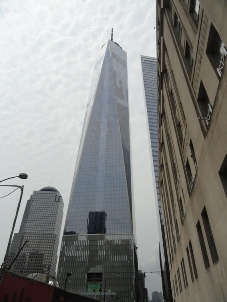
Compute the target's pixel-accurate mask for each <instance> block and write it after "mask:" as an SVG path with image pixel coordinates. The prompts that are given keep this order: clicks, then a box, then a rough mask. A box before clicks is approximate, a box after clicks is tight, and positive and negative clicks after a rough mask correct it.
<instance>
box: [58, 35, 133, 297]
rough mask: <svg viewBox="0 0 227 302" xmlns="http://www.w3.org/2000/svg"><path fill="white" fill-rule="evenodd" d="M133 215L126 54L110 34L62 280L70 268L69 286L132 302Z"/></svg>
mask: <svg viewBox="0 0 227 302" xmlns="http://www.w3.org/2000/svg"><path fill="white" fill-rule="evenodd" d="M132 216H133V213H132V196H131V165H130V140H129V109H128V83H127V56H126V52H125V51H124V50H123V49H122V48H121V47H120V46H119V45H118V44H117V43H116V42H113V41H112V40H111V41H108V43H107V44H106V45H104V46H103V47H102V49H101V52H100V54H99V56H98V59H97V63H96V65H95V69H94V75H93V80H92V84H91V89H90V96H89V100H88V104H87V108H86V116H85V120H84V127H83V132H82V137H81V142H80V149H79V153H78V158H77V164H76V168H75V174H74V179H73V183H72V189H71V196H70V202H69V207H68V213H67V217H66V223H65V231H64V236H63V240H62V246H61V252H60V259H59V266H58V281H59V284H60V286H62V287H63V286H64V282H65V278H66V275H67V273H68V272H71V273H72V275H71V277H70V282H69V283H68V284H67V290H69V291H72V292H80V293H83V294H89V295H95V296H96V295H97V297H98V296H99V295H100V297H101V296H104V295H109V296H113V298H112V299H115V298H117V297H118V298H119V299H125V301H130V302H131V301H132V299H134V287H135V266H134V261H135V252H134V236H133V218H132ZM103 298H104V297H103Z"/></svg>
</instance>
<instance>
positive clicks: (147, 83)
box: [141, 56, 172, 300]
mask: <svg viewBox="0 0 227 302" xmlns="http://www.w3.org/2000/svg"><path fill="white" fill-rule="evenodd" d="M141 65H142V74H143V86H144V98H145V103H146V108H147V117H148V129H149V134H150V143H151V154H152V161H153V168H154V177H155V186H156V209H157V216H158V229H159V239H160V266H161V271H162V285H163V293H164V298H165V299H166V300H171V299H172V293H171V285H170V278H169V264H168V256H167V251H166V236H165V228H164V220H163V213H162V204H161V200H160V196H159V168H158V96H157V60H156V58H151V57H148V56H141Z"/></svg>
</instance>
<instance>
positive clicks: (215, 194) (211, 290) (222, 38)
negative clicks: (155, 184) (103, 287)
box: [157, 0, 227, 302]
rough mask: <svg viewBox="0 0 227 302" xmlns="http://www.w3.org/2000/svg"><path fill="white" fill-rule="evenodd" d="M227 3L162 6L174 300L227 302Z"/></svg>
mask: <svg viewBox="0 0 227 302" xmlns="http://www.w3.org/2000/svg"><path fill="white" fill-rule="evenodd" d="M225 46H227V1H226V0H201V1H198V0H169V1H168V0H161V1H157V60H158V103H159V108H158V114H159V174H160V176H159V191H160V196H161V201H162V207H163V215H164V224H165V233H166V246H167V254H168V260H169V265H170V267H169V269H170V280H171V288H172V295H173V299H175V300H174V301H177V302H178V301H188V302H189V301H190V302H193V301H196V302H209V301H212V302H213V301H215V302H218V301H220V302H221V301H222V302H223V301H227V67H226V65H227V61H226V55H227V50H226V47H225Z"/></svg>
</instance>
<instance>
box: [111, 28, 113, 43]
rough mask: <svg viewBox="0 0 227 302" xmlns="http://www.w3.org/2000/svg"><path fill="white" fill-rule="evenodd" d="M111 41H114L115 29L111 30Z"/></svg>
mask: <svg viewBox="0 0 227 302" xmlns="http://www.w3.org/2000/svg"><path fill="white" fill-rule="evenodd" d="M111 41H113V28H112V30H111Z"/></svg>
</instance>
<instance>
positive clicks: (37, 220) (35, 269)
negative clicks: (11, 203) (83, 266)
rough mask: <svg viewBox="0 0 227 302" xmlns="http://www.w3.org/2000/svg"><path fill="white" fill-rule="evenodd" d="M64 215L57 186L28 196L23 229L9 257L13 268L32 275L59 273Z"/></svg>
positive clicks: (16, 238) (8, 261)
mask: <svg viewBox="0 0 227 302" xmlns="http://www.w3.org/2000/svg"><path fill="white" fill-rule="evenodd" d="M62 216H63V200H62V197H61V194H60V193H59V192H58V190H56V189H55V188H53V187H45V188H43V189H41V190H40V191H34V192H33V194H32V195H31V197H30V200H28V202H27V205H26V208H25V211H24V215H23V219H22V222H21V226H20V230H19V233H15V234H14V237H13V241H12V245H11V248H10V252H9V256H8V258H7V267H8V266H9V265H10V264H11V263H12V261H13V260H14V259H15V256H16V255H17V253H18V252H19V250H20V249H21V248H22V247H23V245H24V243H25V242H26V241H28V242H27V243H26V244H25V246H24V248H23V249H22V250H21V252H20V254H19V256H18V257H17V258H16V261H15V262H14V264H13V265H12V268H11V269H10V271H13V272H16V273H20V274H22V275H29V274H32V273H41V274H44V273H45V274H47V275H49V276H53V277H55V275H56V265H57V252H58V246H59V236H60V231H61V224H62Z"/></svg>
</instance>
